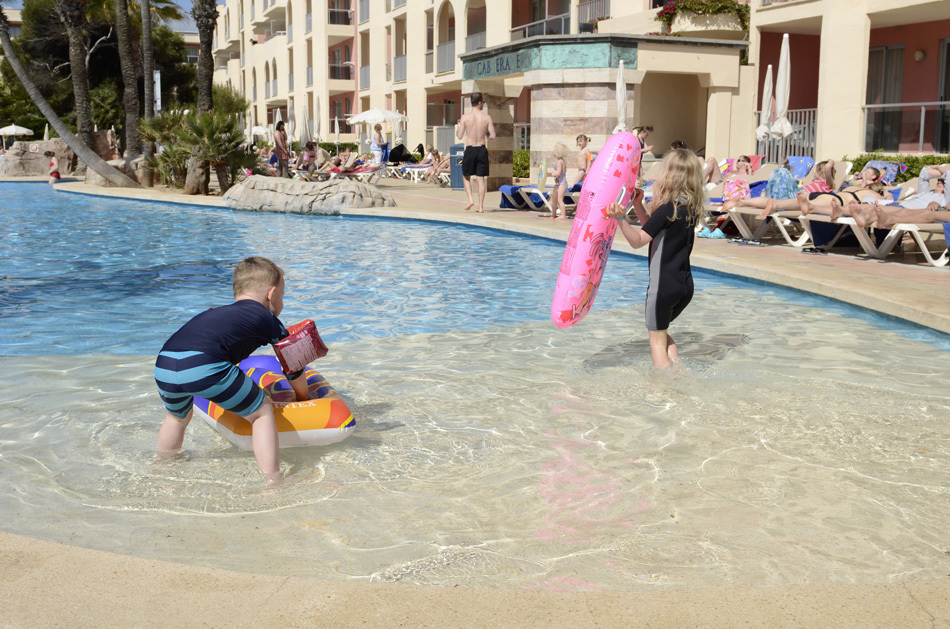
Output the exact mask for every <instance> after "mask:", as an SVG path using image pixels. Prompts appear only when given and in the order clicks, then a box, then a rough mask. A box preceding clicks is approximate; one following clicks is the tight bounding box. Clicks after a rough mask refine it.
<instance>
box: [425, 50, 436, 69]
mask: <svg viewBox="0 0 950 629" xmlns="http://www.w3.org/2000/svg"><path fill="white" fill-rule="evenodd" d="M434 63H435V53H433V52H432V51H431V50H427V51H426V74H432V68H433V64H434Z"/></svg>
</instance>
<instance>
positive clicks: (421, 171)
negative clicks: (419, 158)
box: [397, 164, 432, 183]
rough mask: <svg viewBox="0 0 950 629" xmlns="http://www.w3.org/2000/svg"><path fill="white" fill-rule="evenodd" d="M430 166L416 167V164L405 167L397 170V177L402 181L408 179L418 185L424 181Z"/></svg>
mask: <svg viewBox="0 0 950 629" xmlns="http://www.w3.org/2000/svg"><path fill="white" fill-rule="evenodd" d="M431 166H432V165H431V164H425V165H422V166H417V165H416V164H411V165H406V166H402V167H401V168H399V171H398V172H399V174H398V175H397V176H399V177H402V178H403V179H410V180H411V181H412V183H419V182H420V181H425V180H426V173H427V172H429V168H430V167H431Z"/></svg>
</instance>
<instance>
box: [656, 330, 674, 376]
mask: <svg viewBox="0 0 950 629" xmlns="http://www.w3.org/2000/svg"><path fill="white" fill-rule="evenodd" d="M671 340H672V339H670V335H669V334H667V333H666V330H650V357H651V358H652V359H653V366H654V367H656V368H657V369H669V368H671V367H672V366H673V360H672V359H671V358H670V351H671V350H670V343H671ZM672 351H673V353H674V354H675V353H676V345H675V344H674V345H673V349H672Z"/></svg>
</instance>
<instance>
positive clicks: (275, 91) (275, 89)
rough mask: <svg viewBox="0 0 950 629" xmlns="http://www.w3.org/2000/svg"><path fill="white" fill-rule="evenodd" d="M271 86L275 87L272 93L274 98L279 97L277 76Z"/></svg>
mask: <svg viewBox="0 0 950 629" xmlns="http://www.w3.org/2000/svg"><path fill="white" fill-rule="evenodd" d="M271 84H272V85H273V87H272V88H271V90H270V93H271V95H272V96H277V77H276V76H275V77H274V80H273V81H271Z"/></svg>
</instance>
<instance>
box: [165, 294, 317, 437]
mask: <svg viewBox="0 0 950 629" xmlns="http://www.w3.org/2000/svg"><path fill="white" fill-rule="evenodd" d="M285 336H287V329H286V328H284V326H283V324H282V323H281V322H280V320H279V319H278V318H277V317H275V316H274V315H273V313H271V312H270V311H269V310H268V309H267V308H265V307H264V306H263V305H262V304H260V303H258V302H256V301H254V300H251V299H242V300H241V301H236V302H234V303H233V304H230V305H228V306H222V307H221V308H213V309H211V310H206V311H205V312H202V313H201V314H199V315H197V316H195V317H194V318H193V319H192V320H191V321H189V322H188V323H186V324H185V325H183V326H182V327H181V329H179V330H178V331H177V332H175V333H174V334H173V335H172V336H171V338H170V339H168V341H167V342H166V343H165V345H164V346H163V347H162V351H161V352H160V353H159V354H158V358H157V359H156V361H155V384H157V385H158V393H159V395H160V396H161V398H162V402H163V403H164V404H165V408H166V409H167V410H168V412H169V413H171V414H172V415H174V416H175V417H179V418H182V419H184V418H185V417H187V415H188V413H190V412H191V408H192V405H193V404H194V396H196V395H198V396H201V397H203V398H206V399H208V400H211V401H212V402H214V403H215V404H217V405H218V406H221V407H223V408H225V409H227V410H229V411H233V412H234V413H237V414H238V415H241V416H242V417H247V416H248V415H251V414H252V413H254V412H255V411H257V409H259V408H260V407H261V404H263V403H264V391H263V390H262V389H261V388H260V387H259V386H257V384H255V383H254V381H253V380H251V379H250V378H248V377H247V375H246V374H245V373H244V372H243V371H241V370H240V369H239V368H238V366H237V364H238V363H239V362H241V361H242V360H244V359H245V358H247V357H248V356H250V355H251V354H252V353H253V352H254V350H256V349H258V348H259V347H263V346H264V345H267V344H268V343H275V342H277V341H279V340H280V339H282V338H284V337H285ZM292 375H293V376H299V373H298V374H292ZM291 379H293V378H291Z"/></svg>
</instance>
